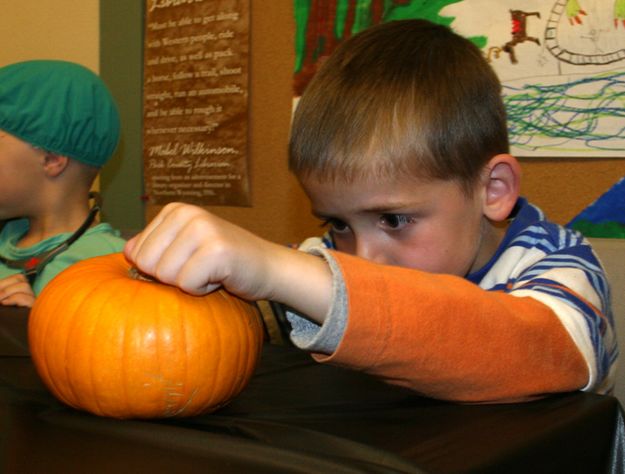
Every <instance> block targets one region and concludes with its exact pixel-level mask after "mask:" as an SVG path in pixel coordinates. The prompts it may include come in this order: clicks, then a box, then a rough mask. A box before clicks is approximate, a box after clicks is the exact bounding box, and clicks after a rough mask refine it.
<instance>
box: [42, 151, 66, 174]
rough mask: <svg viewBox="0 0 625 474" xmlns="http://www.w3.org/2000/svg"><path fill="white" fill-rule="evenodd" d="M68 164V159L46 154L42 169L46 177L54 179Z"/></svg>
mask: <svg viewBox="0 0 625 474" xmlns="http://www.w3.org/2000/svg"><path fill="white" fill-rule="evenodd" d="M68 163H69V158H68V157H66V156H62V155H57V154H55V153H49V152H47V153H46V155H45V157H44V158H43V169H44V172H45V173H46V175H47V176H49V177H51V178H56V177H57V176H59V175H60V174H61V173H63V171H65V169H66V168H67V165H68Z"/></svg>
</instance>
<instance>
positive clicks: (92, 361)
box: [76, 275, 124, 415]
mask: <svg viewBox="0 0 625 474" xmlns="http://www.w3.org/2000/svg"><path fill="white" fill-rule="evenodd" d="M109 280H110V281H113V282H115V280H116V279H115V276H114V275H112V276H111V277H110V279H109ZM100 283H101V282H100ZM97 286H98V285H94V289H93V290H92V292H93V291H96V289H97ZM121 294H124V293H121ZM113 298H115V299H116V300H117V299H118V298H119V295H118V294H117V293H116V292H111V293H110V294H107V295H106V300H104V301H103V302H102V303H101V304H100V306H99V308H98V315H97V317H94V324H93V325H92V326H91V334H90V336H91V338H90V339H91V341H90V342H91V346H92V347H98V341H96V339H98V338H99V337H100V336H101V335H102V333H101V332H100V331H98V330H97V329H98V328H101V327H102V324H103V323H105V322H108V321H106V319H107V318H106V317H102V315H103V314H104V313H105V310H106V309H107V308H108V305H109V304H110V301H111V300H112V299H113ZM85 301H88V300H87V299H85ZM96 355H99V354H98V352H97V351H95V350H94V351H91V353H90V357H89V381H90V387H91V393H90V394H89V396H88V399H87V401H86V403H87V404H90V403H91V402H93V405H94V406H95V409H94V411H95V412H96V413H98V414H100V415H102V414H108V410H106V409H105V407H104V405H103V404H102V402H101V401H100V397H99V396H98V394H99V393H100V391H101V387H100V386H99V383H98V382H97V381H96V378H95V373H94V370H93V369H94V367H95V366H96ZM76 398H77V399H81V398H82V397H80V396H77V397H76ZM83 403H84V402H83Z"/></svg>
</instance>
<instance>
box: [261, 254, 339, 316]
mask: <svg viewBox="0 0 625 474" xmlns="http://www.w3.org/2000/svg"><path fill="white" fill-rule="evenodd" d="M271 245H272V246H273V248H272V250H271V252H269V253H268V254H267V255H268V257H269V258H270V260H271V261H270V262H269V264H268V266H269V268H270V270H269V272H268V275H267V284H268V289H267V297H266V298H265V299H268V300H272V301H276V302H279V303H282V304H284V305H286V306H289V307H291V308H293V309H295V310H296V311H298V312H299V313H301V314H303V315H306V317H308V318H309V319H311V320H312V321H314V322H316V323H318V324H323V322H324V320H325V317H326V314H327V313H328V311H329V308H330V304H331V301H332V273H331V271H330V268H329V266H328V264H327V262H326V261H325V260H324V259H323V258H322V257H318V256H314V255H311V254H308V253H305V252H301V251H299V250H294V249H291V248H288V247H284V246H280V245H276V244H271Z"/></svg>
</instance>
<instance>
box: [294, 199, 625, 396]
mask: <svg viewBox="0 0 625 474" xmlns="http://www.w3.org/2000/svg"><path fill="white" fill-rule="evenodd" d="M300 248H301V249H302V250H304V251H310V252H313V253H319V254H323V255H324V257H325V258H326V259H327V260H328V262H329V264H330V267H331V268H332V269H333V274H334V279H335V284H334V287H335V289H336V290H335V301H334V303H333V306H332V308H333V309H332V311H331V313H330V314H329V315H328V317H327V318H326V321H325V322H324V324H323V326H317V325H315V324H314V323H312V322H310V321H309V320H307V319H305V318H303V317H300V316H299V315H297V314H295V313H292V312H288V313H287V316H288V319H289V322H290V323H291V326H292V329H293V331H292V332H291V339H292V341H293V343H294V344H295V345H296V346H298V347H300V348H302V349H305V350H307V351H311V352H322V353H326V354H328V353H332V352H334V350H335V349H336V348H337V346H338V344H339V342H340V341H341V339H342V337H343V333H344V331H345V327H346V320H347V317H348V309H347V307H346V305H347V303H346V302H347V299H348V298H346V295H345V294H342V292H344V291H345V287H344V285H343V284H342V281H341V275H340V272H339V271H338V270H337V267H336V262H334V261H333V257H332V255H331V253H329V252H327V251H325V250H323V249H327V248H333V244H332V242H331V240H330V239H329V238H328V236H325V237H324V238H323V239H318V238H315V239H309V240H307V241H305V242H304V243H303V244H302V246H301V247H300ZM466 279H467V280H469V281H471V282H473V283H475V284H476V285H478V286H479V287H481V288H482V289H484V290H487V291H501V292H504V293H508V294H510V295H512V296H517V297H527V296H529V297H531V298H533V299H535V300H538V301H540V302H542V303H543V304H545V305H546V306H548V307H549V308H551V309H552V310H553V312H554V313H555V314H556V316H557V317H558V318H559V320H560V322H561V323H562V325H563V326H564V328H565V329H566V331H567V332H568V333H569V335H570V337H571V339H572V340H573V341H574V343H575V345H576V346H577V348H578V349H579V351H580V353H581V354H582V356H583V358H584V359H585V361H586V364H587V366H588V372H589V379H588V383H587V385H586V386H585V387H584V390H588V391H594V392H598V393H607V392H610V391H611V390H612V388H613V383H614V372H615V363H616V359H617V356H618V347H617V342H616V335H615V330H614V322H613V317H612V312H611V306H610V288H609V285H608V281H607V277H606V275H605V273H604V271H603V269H602V267H601V264H600V262H599V260H598V258H597V256H596V255H595V253H594V252H593V250H592V248H591V247H590V244H589V243H588V241H587V240H586V239H584V237H583V236H582V235H581V234H580V233H578V232H577V231H574V230H571V229H567V228H564V227H562V226H559V225H557V224H554V223H551V222H549V221H547V220H546V219H545V216H544V214H543V213H542V211H541V210H540V209H538V208H537V207H536V206H534V205H532V204H530V203H528V202H527V201H526V200H525V199H523V198H521V199H519V201H518V202H517V205H516V207H515V210H514V212H513V214H512V216H511V223H510V226H509V228H508V230H507V232H506V235H505V237H504V239H503V241H502V242H501V244H500V246H499V248H498V250H497V252H496V253H495V254H494V255H493V256H492V258H491V259H490V261H489V262H488V263H487V264H486V265H485V266H484V267H483V268H481V269H480V270H478V271H476V272H474V273H471V274H469V275H467V277H466Z"/></svg>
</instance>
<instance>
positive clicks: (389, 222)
mask: <svg viewBox="0 0 625 474" xmlns="http://www.w3.org/2000/svg"><path fill="white" fill-rule="evenodd" d="M380 222H381V223H382V225H383V226H384V227H388V228H390V229H393V230H397V229H401V228H402V227H404V226H405V225H407V224H411V223H413V222H414V219H413V218H412V217H411V216H407V215H405V214H382V216H381V217H380Z"/></svg>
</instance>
